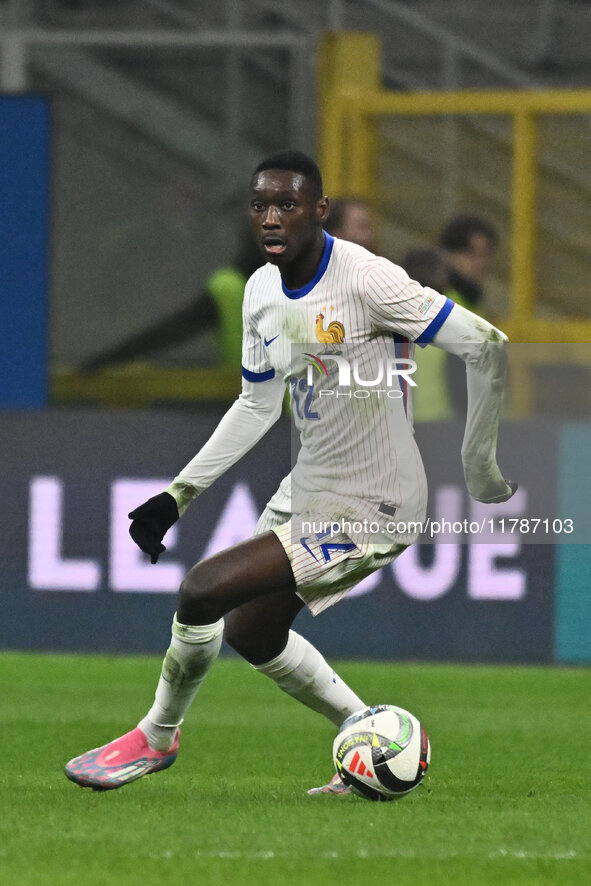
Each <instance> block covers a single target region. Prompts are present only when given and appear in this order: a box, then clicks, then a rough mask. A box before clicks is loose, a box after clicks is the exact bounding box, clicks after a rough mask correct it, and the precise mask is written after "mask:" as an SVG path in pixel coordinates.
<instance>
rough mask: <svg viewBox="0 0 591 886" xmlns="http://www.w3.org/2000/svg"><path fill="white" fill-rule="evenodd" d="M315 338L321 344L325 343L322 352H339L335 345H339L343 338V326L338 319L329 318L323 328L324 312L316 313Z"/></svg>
mask: <svg viewBox="0 0 591 886" xmlns="http://www.w3.org/2000/svg"><path fill="white" fill-rule="evenodd" d="M314 331H315V333H316V338H317V339H318V341H319V342H321V343H322V344H323V345H326V347H325V348H324V350H323V351H322V353H323V354H340V351H337V349H336V347H335V345H340V344H341V343H342V342H343V341H344V340H345V327H344V326H343V324H342V323H339V321H338V320H331V322H330V323H329V324H328V326H327V328H326V329H325V328H324V314H318V316H317V317H316V328H315V330H314Z"/></svg>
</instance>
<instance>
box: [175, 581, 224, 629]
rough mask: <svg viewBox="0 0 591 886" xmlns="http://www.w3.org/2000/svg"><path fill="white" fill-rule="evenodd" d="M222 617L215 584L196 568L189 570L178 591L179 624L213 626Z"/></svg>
mask: <svg viewBox="0 0 591 886" xmlns="http://www.w3.org/2000/svg"><path fill="white" fill-rule="evenodd" d="M222 615H224V613H223V612H221V611H220V601H219V599H218V595H217V594H216V588H215V582H213V581H212V580H211V579H210V578H209V577H208V576H207V575H206V574H201V572H200V571H199V570H198V569H197V568H194V569H191V571H190V572H188V573H187V575H186V576H185V577H184V579H183V581H182V583H181V587H180V590H179V600H178V606H177V618H178V620H179V621H180V622H181V624H213V623H214V622H215V621H218V620H219V619H220V618H221V617H222Z"/></svg>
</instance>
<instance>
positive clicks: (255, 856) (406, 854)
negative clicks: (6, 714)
mask: <svg viewBox="0 0 591 886" xmlns="http://www.w3.org/2000/svg"><path fill="white" fill-rule="evenodd" d="M175 855H176V853H173V852H171V851H165V852H162V853H159V854H157V855H156V854H150V856H149V857H150V858H153V859H162V858H165V859H172V858H174V857H175ZM192 857H193V858H208V859H214V858H218V859H227V860H231V861H232V860H237V861H266V860H270V859H275V858H276V859H281V860H283V859H288V858H292V857H293V853H288V852H275V851H273V850H270V849H269V850H260V851H255V852H241V851H233V850H211V851H209V852H207V851H203V852H202V851H199V850H198V851H197V852H194V853H192ZM308 858H310V859H314V858H317V859H322V860H325V859H345V860H346V859H351V860H353V859H377V858H416V859H433V860H437V861H444V860H446V859H454V858H465V859H477V858H488V859H491V860H494V859H503V858H513V859H524V860H527V861H584V860H585V861H588V860H589V859H591V856H590V855H587V854H581V853H579V852H577V851H576V850H574V849H565V850H557V851H555V852H535V851H531V850H528V849H505V848H503V847H501V848H500V849H495V850H494V851H492V852H488V853H482V854H479V853H477V852H471V853H462V852H429V851H424V850H421V851H416V852H415V851H414V850H409V849H403V848H399V849H398V848H397V849H381V850H379V851H378V852H370V851H367V850H359V851H358V852H319V853H316V854H314V855H310V854H308Z"/></svg>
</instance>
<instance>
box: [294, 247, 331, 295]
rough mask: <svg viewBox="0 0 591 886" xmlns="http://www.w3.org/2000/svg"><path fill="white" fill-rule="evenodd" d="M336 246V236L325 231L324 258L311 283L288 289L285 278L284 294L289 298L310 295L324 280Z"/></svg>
mask: <svg viewBox="0 0 591 886" xmlns="http://www.w3.org/2000/svg"><path fill="white" fill-rule="evenodd" d="M333 246H334V237H331V236H330V234H327V233H326V231H325V232H324V250H323V252H322V258H321V259H320V264H319V265H318V270H317V271H316V273H315V274H314V277H313V278H312V280H310V282H309V283H306V285H305V286H302V288H301V289H288V288H287V286H286V285H285V283H284V282H283V280H282V281H281V288H282V289H283V292H284V294H285V295H286V296H287V297H288V298H303V296H304V295H308V293H309V292H311V291H312V290H313V289H314V287H315V286H316V284H317V283H319V282H320V280H322V278H323V277H324V272H325V271H326V269H327V267H328V263H329V261H330V256H331V255H332V247H333Z"/></svg>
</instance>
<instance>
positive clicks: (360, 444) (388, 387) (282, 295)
mask: <svg viewBox="0 0 591 886" xmlns="http://www.w3.org/2000/svg"><path fill="white" fill-rule="evenodd" d="M325 238H326V240H325V247H324V253H323V256H322V260H321V263H320V266H319V268H318V271H317V273H316V275H315V277H314V279H313V280H311V281H310V283H308V284H307V285H306V286H304V287H303V288H301V289H298V290H295V291H290V290H288V289H287V288H286V287H285V285H284V284H283V282H282V280H281V275H280V272H279V269H278V268H277V267H276V266H274V265H271V264H267V265H265V266H264V267H262V268H260V269H259V270H258V271H256V272H255V274H253V276H252V277H251V278H250V280H249V281H248V284H247V286H246V291H245V297H244V307H243V321H244V341H243V359H242V363H243V375H244V377H245V378H246V379H248V380H249V381H252V382H259V381H260V382H261V383H264V382H265V381H266V380H268V379H271V378H274V377H276V376H280V377H281V378H283V380H284V382H285V384H286V385H288V387H289V390H290V394H291V406H292V415H293V419H294V423H295V427H296V429H297V432H298V433H299V442H300V444H301V448H300V450H299V453H298V456H297V461H296V463H295V466H294V468H293V470H292V472H291V475H290V477H289V478H286V480H285V481H284V482H283V483H282V484H281V487H280V490H279V492H278V494H277V496H276V497H274V499H273V500H272V502H271V503H272V504H273V506H274V507H276V508H277V509H278V510H285V511H289V512H291V513H295V514H300V515H302V514H309V515H314V516H318V517H319V516H324V517H325V518H327V519H345V520H366V521H377V522H378V523H379V524H380V526H381V527H382V529H383V528H384V527H385V526H386V525H387V524H390V525H391V524H392V521H395V522H397V523H405V522H408V521H422V520H423V519H424V517H425V511H426V503H427V483H426V478H425V472H424V469H423V464H422V461H421V457H420V454H419V451H418V448H417V446H416V443H415V440H414V435H413V429H412V402H411V400H412V398H411V395H410V389H411V387H412V382H411V379H412V364H411V363H410V362H408V361H410V360H412V355H413V349H414V343H415V342H417V343H419V344H424V343H428V342H430V341H431V340H432V338H433V336H434V335H435V334H436V332H437V331H438V329H439V328H440V327H441V325H442V324H443V322H444V320H445V319H446V317H447V316H448V314H449V313H450V311H451V310H452V308H453V302H451V301H450V300H449V299H448V298H446V297H445V296H444V295H441V294H440V293H438V292H435V291H434V290H432V289H429V288H426V287H423V286H420V285H419V284H418V283H417V282H415V281H413V280H411V279H410V278H409V276H408V275H407V273H406V272H405V271H404V270H403V269H402V268H400V267H398V266H397V265H394V264H393V263H392V262H390V261H388V260H387V259H385V258H381V257H378V256H375V255H373V254H372V253H370V252H368V251H367V250H366V249H364V248H363V247H361V246H357V245H355V244H353V243H349V242H348V241H345V240H339V239H337V238H333V237H331V236H329V235H328V234H325ZM399 372H400V374H398V373H399ZM290 493H291V500H289V494H290ZM386 534H387V535H389V536H390V535H396V536H397V537H401V536H405V535H406V533H400V532H392V531H387V533H386ZM410 535H412V537H413V538H414V537H416V533H414V532H413V533H411V534H410ZM410 535H409V538H408V540H409V541H411V540H412V539H411V538H410Z"/></svg>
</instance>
